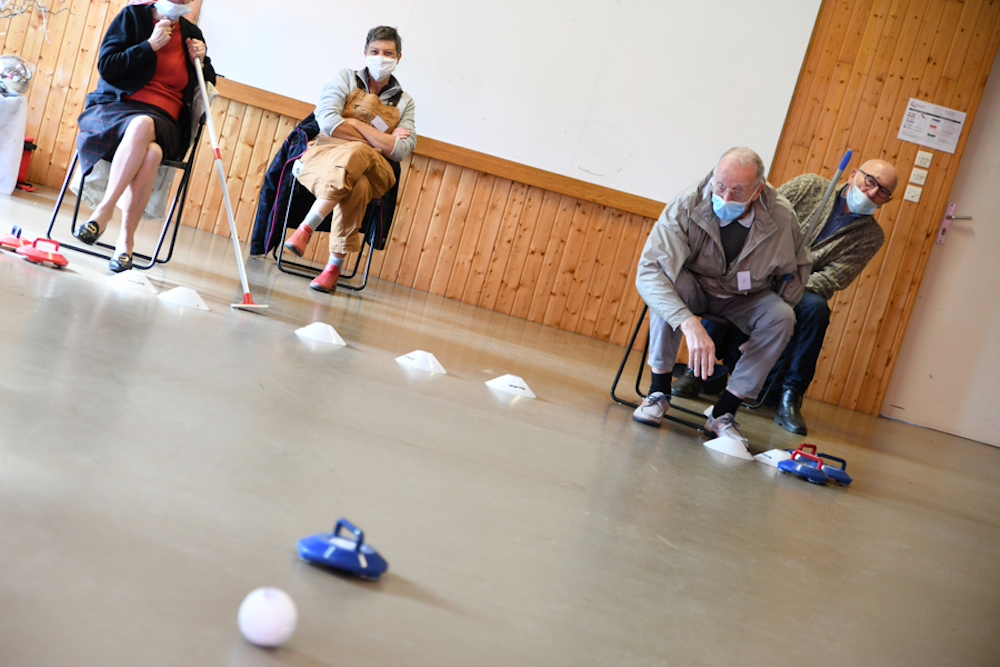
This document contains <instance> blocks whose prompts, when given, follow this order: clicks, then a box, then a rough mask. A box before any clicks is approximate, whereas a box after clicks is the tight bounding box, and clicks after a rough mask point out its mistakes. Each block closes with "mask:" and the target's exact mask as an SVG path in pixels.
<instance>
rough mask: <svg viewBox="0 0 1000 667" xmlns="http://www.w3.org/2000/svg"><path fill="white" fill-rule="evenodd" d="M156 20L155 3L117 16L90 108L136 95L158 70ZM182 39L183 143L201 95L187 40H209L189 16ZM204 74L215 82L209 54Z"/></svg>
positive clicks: (188, 140) (187, 138) (100, 61)
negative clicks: (184, 63) (185, 78)
mask: <svg viewBox="0 0 1000 667" xmlns="http://www.w3.org/2000/svg"><path fill="white" fill-rule="evenodd" d="M155 26H156V22H155V21H154V20H153V6H152V5H128V6H126V7H125V8H124V9H122V10H121V11H120V12H118V16H116V17H115V18H114V19H113V20H112V21H111V25H110V26H108V32H107V33H105V35H104V40H103V41H102V42H101V50H100V52H99V53H98V55H97V71H98V73H99V74H100V75H101V77H100V79H98V81H97V89H96V90H94V92H92V93H90V94H89V95H87V107H92V106H94V105H95V104H108V103H109V102H116V101H120V100H121V99H122V95H132V94H133V93H135V92H136V91H137V90H139V89H140V88H142V87H143V86H145V85H146V84H147V83H149V82H150V80H151V79H152V78H153V75H154V74H155V73H156V51H154V50H153V47H152V46H150V45H149V41H148V40H149V37H150V35H152V34H153V28H154V27H155ZM180 28H181V42H182V43H183V44H184V57H185V60H186V61H187V68H188V85H187V88H185V90H184V106H183V107H182V108H181V117H180V119H179V121H178V122H179V124H180V127H181V146H184V147H185V148H186V147H187V146H188V144H190V143H191V102H192V100H194V96H195V95H198V94H199V92H198V74H197V73H196V72H195V71H194V63H192V62H191V58H190V57H189V56H188V53H187V41H186V40H187V39H188V38H189V37H190V38H191V39H197V40H200V41H202V42H204V41H205V39H204V37H203V36H202V33H201V30H200V29H199V28H198V26H196V25H195V24H193V23H191V22H190V21H188V20H187V19H186V18H184V17H181V19H180ZM202 64H203V68H202V73H203V74H204V76H205V81H208V82H210V83H213V84H214V83H215V70H214V69H212V61H211V59H210V58H208V57H207V56H206V57H205V60H204V62H203V63H202Z"/></svg>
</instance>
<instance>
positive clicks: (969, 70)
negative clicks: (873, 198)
mask: <svg viewBox="0 0 1000 667" xmlns="http://www.w3.org/2000/svg"><path fill="white" fill-rule="evenodd" d="M965 37H966V38H969V37H968V33H965ZM998 47H1000V3H997V2H992V3H984V4H983V6H982V9H981V12H980V15H979V17H978V20H977V21H976V22H975V28H974V30H973V32H972V36H971V39H970V44H969V48H968V50H967V51H966V57H965V63H964V65H963V66H962V69H961V73H960V75H959V85H958V88H957V90H956V92H955V95H954V97H953V98H952V99H951V101H950V103H948V104H947V106H951V107H956V108H968V109H969V115H970V118H971V117H972V116H973V115H974V114H975V110H976V109H977V108H978V106H979V102H980V100H981V98H982V93H983V89H984V88H985V85H986V80H987V78H988V77H989V75H990V68H991V65H992V62H993V60H994V54H995V53H996V52H997V48H998ZM968 137H969V132H968V130H966V131H965V132H963V134H962V137H961V138H960V140H959V145H958V148H957V150H956V153H955V154H956V155H961V153H962V151H963V150H964V147H965V143H966V142H967V141H968ZM942 157H943V156H942ZM948 158H949V159H948V161H947V167H946V177H945V178H944V179H943V181H942V182H941V183H940V184H939V189H937V190H934V189H931V190H930V193H928V194H930V198H929V201H936V206H935V207H934V209H930V208H928V209H927V210H926V213H927V215H925V216H923V217H922V220H924V224H923V225H922V234H920V235H917V236H915V239H916V240H919V241H920V243H919V245H918V246H917V247H915V248H914V252H912V253H911V254H910V255H909V256H908V257H909V259H910V262H909V263H908V265H907V266H906V267H904V272H903V273H902V278H901V280H900V281H899V282H900V285H903V284H904V281H909V282H910V283H911V284H914V287H912V288H911V289H909V290H899V291H898V292H897V294H896V295H894V301H893V304H894V306H895V308H894V309H893V310H892V311H891V312H890V315H891V317H890V318H889V325H890V326H887V327H885V329H884V331H883V332H882V335H881V336H880V339H879V341H878V343H877V344H876V353H875V356H874V359H873V361H872V372H873V373H875V372H876V371H877V372H878V374H877V375H873V377H876V378H878V379H879V382H877V383H873V386H871V387H869V386H866V387H865V392H864V393H863V394H862V396H861V399H860V400H859V406H861V408H862V409H865V410H866V411H875V410H878V409H879V408H880V407H881V404H882V401H883V400H884V398H885V393H886V391H887V389H888V378H889V376H891V373H892V370H893V368H894V367H895V360H896V357H897V356H898V352H899V345H898V344H893V343H894V341H896V340H899V339H901V338H902V335H903V333H904V332H905V323H906V322H907V321H908V320H909V317H910V314H911V313H912V311H913V305H914V302H915V301H916V296H917V289H916V286H915V284H916V283H918V281H917V280H916V279H915V278H916V277H917V276H922V275H923V272H924V269H925V268H926V265H927V260H928V258H929V255H930V249H931V248H932V247H933V239H934V236H935V232H936V228H937V223H938V221H939V220H940V213H939V212H940V211H943V210H944V207H945V206H946V205H947V198H948V195H949V193H950V191H951V187H952V184H953V183H954V179H955V175H956V174H957V171H958V166H959V160H957V159H954V158H953V157H952V156H948ZM932 166H933V165H932ZM939 166H940V165H939ZM925 192H927V190H926V189H925ZM923 201H924V200H923V198H922V199H921V202H923ZM934 212H938V215H937V216H935V215H932V213H934ZM875 388H877V392H875V391H874V389H875Z"/></svg>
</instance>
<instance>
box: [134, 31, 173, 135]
mask: <svg viewBox="0 0 1000 667" xmlns="http://www.w3.org/2000/svg"><path fill="white" fill-rule="evenodd" d="M187 85H188V70H187V59H186V57H185V55H184V43H183V42H182V41H181V31H180V30H179V29H178V30H174V32H173V34H172V35H171V36H170V41H169V42H167V44H166V46H164V47H162V48H161V49H160V50H159V51H157V52H156V73H155V74H153V78H152V79H150V80H149V83H147V84H146V85H145V86H143V87H142V88H140V89H139V90H137V91H135V92H134V93H132V94H131V95H123V96H122V97H124V98H125V99H129V100H135V101H136V102H145V103H146V104H152V105H154V106H158V107H160V108H161V109H163V110H164V111H166V112H167V113H168V114H170V115H171V116H173V117H174V118H180V117H181V108H183V106H184V89H185V88H187Z"/></svg>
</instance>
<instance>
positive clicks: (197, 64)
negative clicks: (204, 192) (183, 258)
mask: <svg viewBox="0 0 1000 667" xmlns="http://www.w3.org/2000/svg"><path fill="white" fill-rule="evenodd" d="M194 71H195V73H196V74H197V75H198V87H199V88H201V100H202V102H204V103H205V120H206V121H207V123H208V138H209V139H211V141H212V153H213V154H214V155H215V166H216V168H217V169H218V171H219V185H220V186H221V187H222V198H223V199H224V200H225V201H226V215H227V216H228V217H229V237H230V238H231V239H232V240H233V250H235V251H236V265H237V266H238V267H239V268H240V282H241V283H242V285H243V302H242V303H233V304H230V307H231V308H241V309H243V310H256V309H260V308H267V306H266V305H264V304H259V303H254V302H253V297H252V296H251V295H250V285H249V284H248V283H247V272H246V269H245V268H244V266H243V251H242V250H240V241H239V238H237V236H236V221H235V220H234V219H233V206H232V204H230V203H229V188H227V187H226V174H225V172H224V171H223V170H222V153H221V152H220V151H219V140H218V138H217V137H216V136H215V125H214V124H213V123H212V112H211V103H210V102H209V100H208V90H207V89H206V88H205V75H204V74H202V72H201V58H195V59H194Z"/></svg>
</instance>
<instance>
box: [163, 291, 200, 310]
mask: <svg viewBox="0 0 1000 667" xmlns="http://www.w3.org/2000/svg"><path fill="white" fill-rule="evenodd" d="M160 298H161V299H163V300H164V301H166V302H168V303H176V304H177V305H178V306H184V307H185V308H197V309H198V310H208V309H209V308H208V305H207V304H206V303H205V301H204V300H203V299H202V298H201V295H200V294H198V293H197V292H195V291H194V290H193V289H191V288H190V287H175V288H173V289H172V290H167V291H166V292H164V293H163V294H161V295H160Z"/></svg>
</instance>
